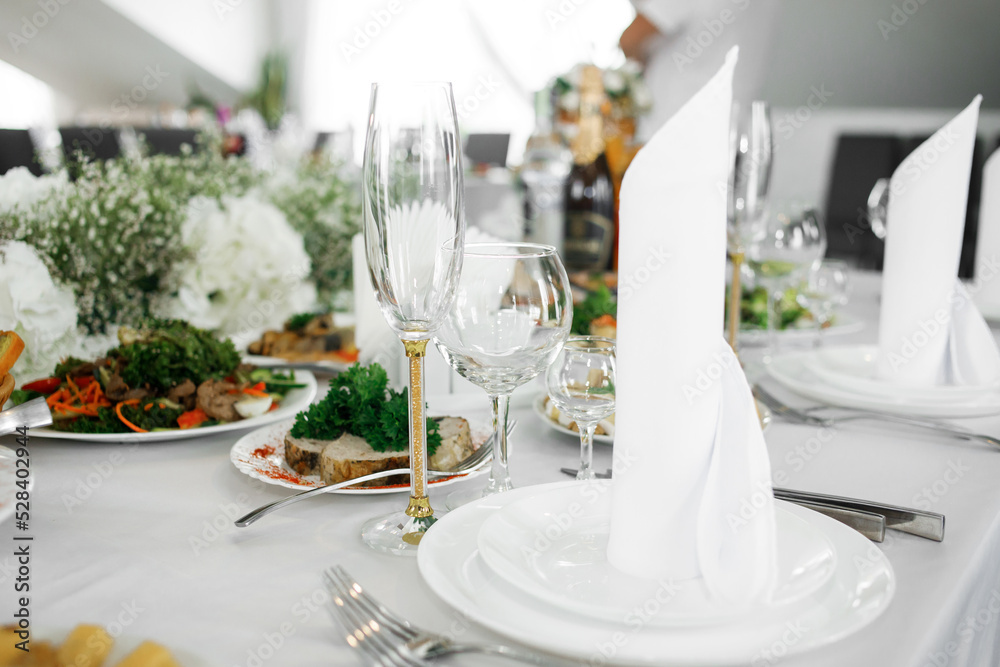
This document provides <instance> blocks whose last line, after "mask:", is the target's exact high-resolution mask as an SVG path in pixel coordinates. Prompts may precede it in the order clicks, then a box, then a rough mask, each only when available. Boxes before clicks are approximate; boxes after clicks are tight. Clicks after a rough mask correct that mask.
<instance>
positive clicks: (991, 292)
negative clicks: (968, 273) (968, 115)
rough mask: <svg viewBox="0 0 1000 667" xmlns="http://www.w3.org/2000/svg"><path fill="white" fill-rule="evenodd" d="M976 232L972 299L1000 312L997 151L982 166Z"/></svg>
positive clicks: (999, 173) (999, 171) (999, 159)
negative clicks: (980, 194) (981, 185)
mask: <svg viewBox="0 0 1000 667" xmlns="http://www.w3.org/2000/svg"><path fill="white" fill-rule="evenodd" d="M982 193H983V194H982V199H981V200H980V205H979V233H978V235H977V237H976V271H975V282H974V283H973V287H974V294H973V298H974V299H975V300H976V303H977V304H979V305H980V306H981V307H984V308H986V307H989V308H990V309H991V310H992V311H993V312H997V311H1000V150H998V151H996V152H995V153H993V155H991V156H990V158H989V159H988V160H987V161H986V164H985V165H984V166H983V188H982Z"/></svg>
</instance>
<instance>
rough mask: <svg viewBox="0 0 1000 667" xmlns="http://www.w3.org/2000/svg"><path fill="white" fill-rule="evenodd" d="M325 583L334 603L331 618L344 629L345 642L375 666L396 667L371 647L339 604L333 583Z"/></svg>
mask: <svg viewBox="0 0 1000 667" xmlns="http://www.w3.org/2000/svg"><path fill="white" fill-rule="evenodd" d="M325 583H326V587H327V590H328V591H329V592H330V597H331V601H332V602H333V603H332V604H331V605H330V606H329V607H328V610H329V612H330V616H332V617H333V618H334V619H336V622H337V625H339V626H340V627H341V628H343V630H344V633H345V634H344V640H345V641H346V642H347V645H348V646H350V647H351V648H352V649H354V650H356V651H360V652H361V653H363V654H364V655H366V656H368V657H369V658H371V659H372V660H373V661H374V664H376V665H378V667H396V666H395V665H394V664H393V663H392V662H389V660H388V659H387V658H385V657H383V656H382V655H380V654H379V652H378V651H377V650H376V649H375V647H374V646H372V645H370V643H369V642H368V637H367V636H366V635H365V633H364V632H362V631H361V629H360V628H358V627H357V626H356V625H355V623H354V622H353V621H352V620H351V618H350V616H348V614H347V612H346V611H345V610H344V608H343V605H342V604H337V602H336V601H337V600H339V599H340V594H339V592H338V591H337V590H336V588H334V586H333V584H332V582H331V581H329V580H328V579H327V580H326V581H325Z"/></svg>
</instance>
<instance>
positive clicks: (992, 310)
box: [972, 297, 1000, 324]
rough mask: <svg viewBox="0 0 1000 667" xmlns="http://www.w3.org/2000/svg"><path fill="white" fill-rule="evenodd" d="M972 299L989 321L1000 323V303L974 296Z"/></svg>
mask: <svg viewBox="0 0 1000 667" xmlns="http://www.w3.org/2000/svg"><path fill="white" fill-rule="evenodd" d="M972 301H973V302H974V303H975V304H976V308H978V309H979V312H980V313H981V314H982V316H983V318H984V319H985V320H986V321H987V322H989V323H991V324H998V323H1000V303H987V302H984V301H982V300H981V299H976V298H975V297H973V299H972Z"/></svg>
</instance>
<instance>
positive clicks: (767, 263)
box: [747, 202, 826, 363]
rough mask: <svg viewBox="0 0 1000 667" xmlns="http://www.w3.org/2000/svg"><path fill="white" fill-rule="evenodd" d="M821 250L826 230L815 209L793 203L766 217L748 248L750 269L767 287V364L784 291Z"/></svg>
mask: <svg viewBox="0 0 1000 667" xmlns="http://www.w3.org/2000/svg"><path fill="white" fill-rule="evenodd" d="M825 252H826V230H825V228H824V226H823V222H822V220H821V219H820V215H819V212H818V211H816V210H815V209H812V208H806V207H804V206H803V205H801V204H799V203H797V202H790V203H788V204H785V205H782V206H779V207H778V213H777V214H776V215H774V216H771V217H770V218H769V219H768V222H767V227H766V229H765V233H764V235H763V237H762V238H760V239H758V240H756V241H754V243H753V245H751V246H750V248H749V249H748V251H747V257H748V258H749V264H750V268H751V269H753V272H754V275H755V276H756V279H757V281H758V282H759V283H760V284H761V285H763V286H764V288H765V289H766V290H767V349H766V350H765V352H764V358H763V361H764V363H768V362H769V361H770V360H771V357H772V356H773V355H774V354H775V353H776V352H777V349H778V329H780V328H781V326H780V322H779V320H778V310H777V305H778V303H780V302H781V299H782V298H783V297H784V293H785V290H786V289H788V288H789V287H792V286H795V285H798V284H799V282H801V280H802V279H803V278H804V277H805V275H806V274H807V272H808V271H809V270H810V269H811V267H812V266H813V264H815V263H818V262H819V261H820V258H822V257H823V253H825Z"/></svg>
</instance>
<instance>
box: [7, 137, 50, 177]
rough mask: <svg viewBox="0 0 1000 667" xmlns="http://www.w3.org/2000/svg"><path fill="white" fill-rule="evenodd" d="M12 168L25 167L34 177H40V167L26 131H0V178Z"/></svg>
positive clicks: (33, 145) (32, 143) (33, 146)
mask: <svg viewBox="0 0 1000 667" xmlns="http://www.w3.org/2000/svg"><path fill="white" fill-rule="evenodd" d="M14 167H27V168H28V171H30V172H31V173H32V174H34V175H35V176H41V175H42V165H41V164H39V162H38V159H37V157H36V156H35V144H34V142H32V141H31V133H29V132H28V131H27V130H0V176H2V175H3V174H6V173H7V172H8V171H10V170H11V169H13V168H14Z"/></svg>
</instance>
